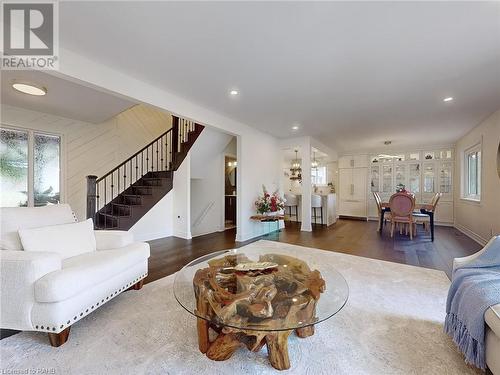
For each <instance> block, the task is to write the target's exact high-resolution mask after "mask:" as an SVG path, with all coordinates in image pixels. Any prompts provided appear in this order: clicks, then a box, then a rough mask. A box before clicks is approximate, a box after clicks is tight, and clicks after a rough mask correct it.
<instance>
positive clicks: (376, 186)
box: [367, 148, 454, 224]
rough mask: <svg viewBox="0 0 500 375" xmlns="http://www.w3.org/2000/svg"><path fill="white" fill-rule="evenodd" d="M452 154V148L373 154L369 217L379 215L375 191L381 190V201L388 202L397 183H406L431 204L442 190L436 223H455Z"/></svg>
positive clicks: (369, 187) (417, 197)
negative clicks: (374, 197)
mask: <svg viewBox="0 0 500 375" xmlns="http://www.w3.org/2000/svg"><path fill="white" fill-rule="evenodd" d="M453 157H454V153H453V149H451V148H446V149H437V150H429V151H410V152H407V153H401V154H399V153H396V154H393V155H388V154H379V155H372V156H370V157H369V159H368V160H369V164H370V165H369V168H368V184H367V186H368V190H367V193H368V216H369V217H372V218H376V217H377V207H376V204H375V200H374V199H373V194H372V193H373V192H376V191H378V192H379V194H380V196H381V199H382V201H384V202H387V201H389V198H390V197H391V195H392V194H394V192H395V191H396V185H398V184H403V185H405V186H406V189H407V190H408V191H411V192H412V193H414V194H415V199H416V201H417V203H430V201H431V200H432V197H433V196H434V194H435V193H437V192H441V193H443V195H442V197H441V199H440V201H439V204H438V208H437V210H436V222H438V223H441V224H451V223H453V168H454V160H453Z"/></svg>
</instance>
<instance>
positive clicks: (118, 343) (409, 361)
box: [0, 241, 480, 375]
mask: <svg viewBox="0 0 500 375" xmlns="http://www.w3.org/2000/svg"><path fill="white" fill-rule="evenodd" d="M248 247H249V248H255V247H264V248H268V249H269V251H272V250H273V249H279V250H284V249H289V250H291V251H294V252H295V253H296V254H297V253H298V254H300V253H303V254H307V257H308V259H312V260H313V263H316V264H321V266H322V267H335V268H336V269H337V270H339V271H340V272H341V273H342V274H343V275H344V277H345V279H346V280H347V283H348V284H349V290H350V295H349V300H348V302H347V304H346V306H345V307H344V308H343V309H342V310H341V311H340V312H339V313H338V314H337V315H335V316H333V317H332V318H330V319H328V320H327V321H325V322H323V323H320V324H318V325H317V326H316V333H315V335H314V336H311V337H309V338H306V339H299V338H298V337H296V336H295V335H291V336H290V339H289V352H290V359H291V366H292V367H291V368H290V370H287V371H283V373H290V374H311V375H317V374H349V375H353V374H354V375H360V374H377V375H378V374H386V375H387V374H425V375H429V374H438V375H445V374H479V373H480V372H477V371H476V370H474V369H471V368H469V367H467V366H466V365H465V364H464V361H463V359H462V356H461V355H460V354H459V353H458V352H457V350H456V349H455V346H454V344H453V343H452V342H451V340H450V339H449V338H448V337H447V336H446V335H445V334H444V333H443V322H444V317H445V302H446V294H447V290H448V287H449V284H450V283H449V280H448V278H447V277H446V275H445V274H444V273H443V272H441V271H435V270H430V269H425V268H419V267H413V266H407V265H401V264H397V263H390V262H384V261H379V260H373V259H368V258H361V257H356V256H351V255H346V254H340V253H335V252H328V251H323V250H318V249H312V248H305V247H299V246H294V245H288V244H283V243H279V242H271V241H258V242H255V243H252V244H250V245H248ZM312 266H314V264H313V265H312ZM173 280H174V275H172V276H169V277H166V278H163V279H161V280H158V281H156V282H153V283H151V284H147V285H145V286H144V288H143V289H142V290H140V291H129V292H125V293H123V294H122V295H120V296H118V297H117V298H115V299H114V300H112V301H110V302H108V303H107V304H106V305H104V306H103V307H101V308H100V309H98V310H97V311H96V312H94V313H93V314H91V315H89V316H87V317H86V318H85V319H83V320H81V321H80V322H78V323H77V324H75V325H74V326H73V327H72V329H71V334H70V338H69V341H68V342H67V343H66V344H64V345H63V346H61V347H59V348H52V347H51V346H49V343H48V338H47V336H46V335H45V334H41V333H29V332H24V333H20V334H17V335H14V336H11V337H9V338H7V339H4V340H1V341H0V348H1V364H0V368H1V370H2V371H1V373H2V374H3V373H11V374H12V373H16V372H15V371H26V370H27V369H28V371H29V370H31V369H35V370H38V369H42V371H43V370H45V371H46V372H24V373H45V374H203V375H209V374H231V375H233V374H276V373H278V371H277V370H275V369H273V368H272V367H271V366H270V365H269V363H268V360H267V352H266V349H265V347H264V348H263V349H262V350H261V351H260V352H259V353H252V352H249V351H248V350H246V348H242V349H240V350H239V351H237V352H236V353H235V354H234V355H233V357H231V358H230V359H229V360H227V361H224V362H214V361H211V360H209V359H208V358H207V357H205V356H204V355H202V354H201V353H200V352H199V351H198V345H197V334H196V320H195V318H194V317H193V316H191V315H190V314H189V313H187V312H186V311H185V310H184V309H183V308H182V307H181V306H179V304H178V303H177V301H176V300H175V298H174V296H173V292H172V285H173ZM327 287H328V286H327ZM17 373H20V372H17Z"/></svg>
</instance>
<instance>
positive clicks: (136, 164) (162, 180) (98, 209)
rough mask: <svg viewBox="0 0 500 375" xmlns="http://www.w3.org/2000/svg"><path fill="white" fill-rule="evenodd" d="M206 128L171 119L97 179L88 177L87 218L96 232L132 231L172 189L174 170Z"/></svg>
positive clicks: (174, 118) (179, 119)
mask: <svg viewBox="0 0 500 375" xmlns="http://www.w3.org/2000/svg"><path fill="white" fill-rule="evenodd" d="M203 129H204V126H203V125H200V124H197V123H194V122H192V121H189V120H185V119H181V118H179V117H176V116H172V128H171V129H169V130H167V131H166V132H165V133H163V134H162V135H160V136H159V137H158V138H156V139H155V140H153V141H152V142H151V143H149V144H148V145H147V146H145V147H144V148H143V149H141V150H139V151H138V152H136V153H135V154H134V155H132V156H131V157H129V158H128V159H127V160H125V161H124V162H123V163H121V164H120V165H118V166H117V167H116V168H114V169H113V170H111V171H110V172H108V173H107V174H105V175H104V176H102V177H100V178H98V177H97V176H87V218H92V219H94V225H95V228H96V229H117V230H118V229H119V230H128V229H130V228H131V227H132V226H133V225H134V224H135V223H136V222H137V221H138V220H139V219H140V218H141V217H143V216H144V215H145V214H146V213H147V212H148V211H149V210H150V209H151V208H152V207H153V206H154V205H155V204H156V203H158V202H159V201H160V199H161V198H163V197H164V196H165V195H166V194H167V193H168V192H169V191H170V190H172V187H173V181H174V175H175V171H176V170H177V169H178V168H179V167H180V165H181V164H182V162H183V160H184V158H185V157H186V155H187V154H188V152H189V150H190V149H191V147H192V146H193V144H194V142H195V141H196V139H197V138H198V136H199V135H200V134H201V132H202V131H203Z"/></svg>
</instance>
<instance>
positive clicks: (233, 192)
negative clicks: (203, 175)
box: [224, 155, 238, 230]
mask: <svg viewBox="0 0 500 375" xmlns="http://www.w3.org/2000/svg"><path fill="white" fill-rule="evenodd" d="M237 170H238V161H237V160H236V158H235V157H234V156H228V155H226V156H225V158H224V230H228V229H233V228H236V197H237V186H236V185H237V183H236V181H237V177H236V176H237Z"/></svg>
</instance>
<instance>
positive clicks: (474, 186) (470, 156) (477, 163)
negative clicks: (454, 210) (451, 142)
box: [463, 144, 481, 201]
mask: <svg viewBox="0 0 500 375" xmlns="http://www.w3.org/2000/svg"><path fill="white" fill-rule="evenodd" d="M463 198H465V199H471V200H476V201H479V200H481V144H477V145H476V146H473V147H471V148H469V149H468V150H466V151H465V153H464V182H463Z"/></svg>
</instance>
